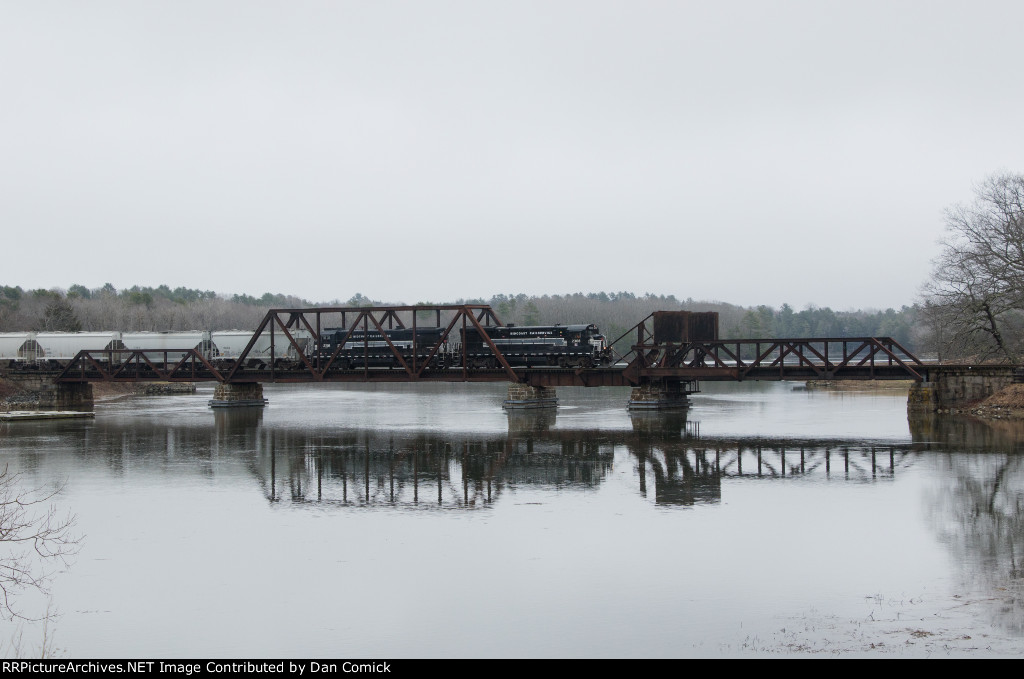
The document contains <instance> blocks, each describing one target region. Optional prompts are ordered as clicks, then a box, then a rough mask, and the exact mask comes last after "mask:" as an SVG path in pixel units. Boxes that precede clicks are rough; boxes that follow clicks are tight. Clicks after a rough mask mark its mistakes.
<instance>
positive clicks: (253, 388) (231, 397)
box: [210, 382, 267, 408]
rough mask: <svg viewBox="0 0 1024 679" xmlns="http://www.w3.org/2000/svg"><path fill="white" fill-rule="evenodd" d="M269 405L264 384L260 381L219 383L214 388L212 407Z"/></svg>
mask: <svg viewBox="0 0 1024 679" xmlns="http://www.w3.org/2000/svg"><path fill="white" fill-rule="evenodd" d="M265 405H267V399H265V398H263V385H262V384H261V383H259V382H241V383H238V384H218V385H217V386H216V387H214V388H213V400H212V401H210V407H211V408H246V407H253V406H255V407H258V408H262V407H263V406H265Z"/></svg>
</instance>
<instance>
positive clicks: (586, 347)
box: [320, 323, 612, 370]
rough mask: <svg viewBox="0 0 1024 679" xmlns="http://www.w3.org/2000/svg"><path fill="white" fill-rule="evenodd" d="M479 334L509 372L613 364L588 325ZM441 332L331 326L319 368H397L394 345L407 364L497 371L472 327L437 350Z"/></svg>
mask: <svg viewBox="0 0 1024 679" xmlns="http://www.w3.org/2000/svg"><path fill="white" fill-rule="evenodd" d="M484 331H485V332H486V333H487V337H488V338H490V340H491V342H492V343H493V344H494V346H495V347H496V348H497V349H498V351H500V352H501V354H502V356H504V357H505V360H506V361H507V362H508V364H509V365H510V366H512V367H513V368H536V367H560V368H590V367H594V366H597V365H609V364H611V363H612V352H611V349H610V348H609V347H608V344H607V342H606V340H605V337H604V335H602V334H601V331H600V330H599V329H598V327H597V326H596V325H594V324H593V323H590V324H580V325H526V326H516V325H509V326H492V327H486V328H484ZM443 334H444V330H443V329H442V328H417V329H416V331H415V338H414V336H413V330H412V328H397V329H392V330H384V331H383V334H382V333H381V331H379V330H369V331H363V330H353V331H352V332H351V334H349V331H348V330H347V329H344V328H330V329H327V330H324V331H323V333H322V335H321V336H322V341H321V344H320V359H321V363H322V365H327V364H328V361H330V367H331V369H337V370H362V369H366V368H399V367H401V364H400V363H399V361H398V359H397V358H396V356H395V351H393V350H392V348H391V347H392V346H393V347H394V348H395V350H397V351H398V353H399V354H400V355H401V356H402V360H403V361H405V363H406V365H409V366H411V365H413V363H414V362H415V365H417V366H422V365H424V363H425V362H426V361H427V360H428V359H430V367H431V368H461V367H463V364H464V363H465V367H468V368H475V369H497V368H500V367H502V366H501V363H500V361H498V357H497V356H496V355H495V353H494V351H493V350H492V349H491V348H490V346H488V343H487V341H486V340H485V339H484V336H483V335H482V334H481V333H480V331H479V330H478V329H476V328H475V327H471V328H464V329H461V328H460V329H459V330H458V332H455V331H452V332H451V333H449V336H448V339H446V340H445V341H444V342H443V343H441V344H440V346H438V343H439V342H440V340H441V337H442V335H443ZM346 337H347V339H346ZM414 339H415V342H414ZM342 342H344V345H343V346H340V348H339V345H341V343H342ZM414 347H415V351H414ZM434 347H438V349H437V351H434ZM431 354H433V355H431ZM414 355H415V361H414ZM332 358H333V361H331V359H332Z"/></svg>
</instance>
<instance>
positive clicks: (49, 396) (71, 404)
mask: <svg viewBox="0 0 1024 679" xmlns="http://www.w3.org/2000/svg"><path fill="white" fill-rule="evenodd" d="M6 379H7V381H8V382H10V383H11V384H16V385H17V386H18V387H19V388H20V389H22V390H23V393H24V394H25V396H26V397H27V401H28V406H27V407H28V408H39V409H41V410H89V409H92V406H93V393H92V384H90V383H89V382H54V381H53V378H52V377H50V376H46V375H32V374H22V375H16V374H8V375H6ZM19 407H20V406H19Z"/></svg>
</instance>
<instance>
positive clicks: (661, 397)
mask: <svg viewBox="0 0 1024 679" xmlns="http://www.w3.org/2000/svg"><path fill="white" fill-rule="evenodd" d="M688 384H689V382H684V381H683V380H663V381H660V382H648V383H647V384H641V385H640V386H639V387H633V391H632V393H631V394H630V395H629V404H628V405H627V406H626V408H627V409H628V410H634V411H635V410H683V409H686V408H689V407H690V399H689V398H687V396H688V395H689V394H691V393H693V392H692V391H690V390H689V389H687V388H686V386H685V385H688Z"/></svg>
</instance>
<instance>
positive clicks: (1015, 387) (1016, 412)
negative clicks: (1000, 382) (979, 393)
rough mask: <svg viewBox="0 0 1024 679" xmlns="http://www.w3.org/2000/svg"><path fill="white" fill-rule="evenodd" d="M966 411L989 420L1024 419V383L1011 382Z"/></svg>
mask: <svg viewBox="0 0 1024 679" xmlns="http://www.w3.org/2000/svg"><path fill="white" fill-rule="evenodd" d="M966 412H968V413H970V414H971V415H974V416H975V417H981V418H984V419H988V420H1024V384H1011V385H1009V386H1007V387H1004V388H1003V389H1000V390H999V391H997V392H996V393H994V394H992V395H991V396H989V397H988V398H986V399H985V400H984V401H981V402H980V403H977V404H976V405H974V406H971V407H970V408H967V409H966Z"/></svg>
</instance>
